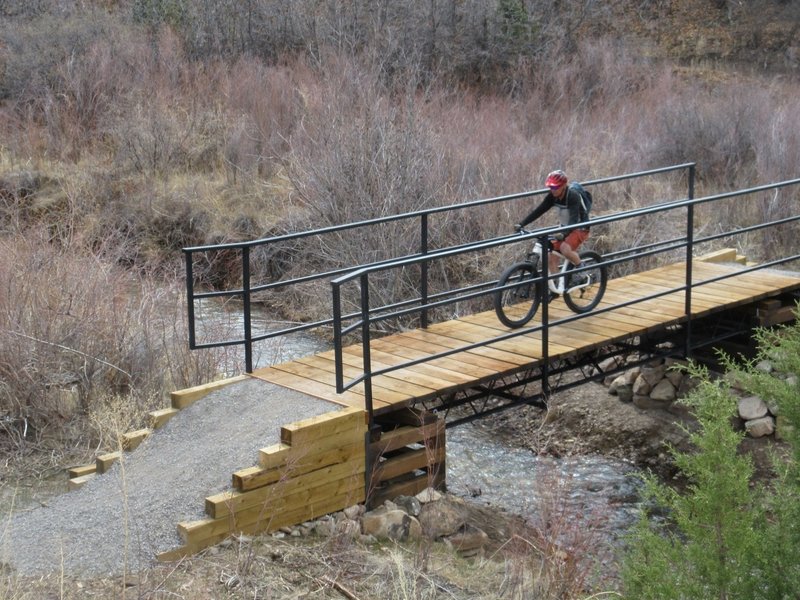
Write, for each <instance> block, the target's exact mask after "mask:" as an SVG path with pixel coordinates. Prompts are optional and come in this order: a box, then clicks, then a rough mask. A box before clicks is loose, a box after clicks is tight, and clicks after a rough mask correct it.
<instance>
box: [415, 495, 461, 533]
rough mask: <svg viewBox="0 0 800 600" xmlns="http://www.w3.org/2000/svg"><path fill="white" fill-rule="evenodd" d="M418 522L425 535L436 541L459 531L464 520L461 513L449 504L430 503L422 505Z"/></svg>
mask: <svg viewBox="0 0 800 600" xmlns="http://www.w3.org/2000/svg"><path fill="white" fill-rule="evenodd" d="M419 522H420V525H422V530H423V531H424V532H425V535H427V536H428V537H429V538H431V539H434V540H436V539H439V538H441V537H444V536H448V535H453V534H454V533H455V532H457V531H459V530H460V529H461V528H462V527H464V525H465V523H466V519H465V517H464V514H463V511H461V510H459V508H458V507H457V506H454V505H452V504H451V503H449V502H430V503H428V504H425V505H423V507H422V511H421V512H420V514H419Z"/></svg>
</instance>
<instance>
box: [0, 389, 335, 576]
mask: <svg viewBox="0 0 800 600" xmlns="http://www.w3.org/2000/svg"><path fill="white" fill-rule="evenodd" d="M338 408H339V407H338V405H336V404H333V403H330V402H326V401H324V400H319V399H316V398H312V397H309V396H306V395H304V394H300V393H298V392H293V391H291V390H287V389H284V388H281V387H278V386H275V385H273V384H270V383H267V382H265V381H262V380H259V379H251V380H247V381H243V382H241V383H236V384H232V385H229V386H227V387H225V388H222V389H219V390H217V391H214V392H212V393H211V394H209V395H208V396H206V397H205V398H203V399H201V400H199V401H198V402H195V403H194V404H192V405H191V406H189V407H187V408H186V409H184V410H182V411H181V412H180V413H179V414H178V415H176V416H175V417H173V418H172V419H171V420H170V422H169V423H167V425H166V426H165V427H163V428H162V429H159V430H158V431H156V432H154V433H153V434H152V435H151V436H149V438H148V439H146V440H145V441H144V442H143V443H142V444H141V445H140V446H139V447H138V448H137V449H136V450H134V451H133V452H130V453H126V454H125V455H124V460H123V461H122V462H121V463H120V462H118V463H117V464H115V465H114V466H113V468H112V469H111V470H110V471H108V472H107V473H104V474H102V475H98V476H96V477H94V478H92V479H91V480H90V481H89V482H88V483H87V484H86V485H85V486H83V487H82V488H80V489H78V490H75V491H71V492H67V493H64V494H61V495H60V496H57V497H54V498H51V499H50V500H49V501H48V502H47V504H46V505H45V506H41V507H37V508H34V509H32V510H29V511H24V512H20V513H19V514H16V515H13V516H12V517H10V518H9V519H8V521H7V522H6V523H4V524H3V525H4V527H3V529H4V530H5V531H4V535H3V536H2V543H0V559H1V560H2V562H3V563H5V564H6V565H8V566H10V567H12V568H13V569H15V570H16V571H17V573H18V574H20V575H25V576H27V575H39V574H47V573H52V572H61V571H62V569H63V572H64V574H65V575H67V576H73V577H81V576H113V575H119V574H122V573H123V571H127V572H135V571H138V570H140V569H142V568H146V567H148V566H149V565H151V564H152V563H153V562H154V557H155V555H156V554H158V553H160V552H164V551H166V550H171V549H174V548H177V547H178V546H180V545H181V539H180V536H179V535H178V533H177V524H178V523H179V522H181V521H190V520H195V519H202V518H204V517H205V513H204V512H203V508H204V500H205V497H206V496H208V495H211V494H214V493H217V492H221V491H223V490H226V489H230V481H231V474H232V473H233V472H234V471H236V470H238V469H241V468H244V467H249V466H252V465H254V464H256V462H257V460H258V450H259V449H260V448H263V447H265V446H268V445H271V444H274V443H276V442H278V441H280V428H281V426H283V425H286V424H288V423H292V422H294V421H298V420H300V419H305V418H308V417H311V416H314V415H318V414H322V413H325V412H329V411H332V410H337V409H338Z"/></svg>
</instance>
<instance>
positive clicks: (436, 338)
mask: <svg viewBox="0 0 800 600" xmlns="http://www.w3.org/2000/svg"><path fill="white" fill-rule="evenodd" d="M402 335H403V336H404V337H408V338H413V339H414V340H417V341H419V342H421V343H424V344H435V345H438V346H443V347H445V348H450V349H453V350H454V349H456V348H463V347H464V346H466V345H468V344H470V343H471V342H470V341H467V340H462V339H459V338H455V337H452V336H449V335H443V334H442V333H441V332H432V331H431V330H430V329H417V330H414V331H408V332H404V333H403V334H402ZM465 353H469V354H474V355H476V356H480V357H481V358H488V359H490V360H498V361H500V362H502V363H507V364H509V363H510V364H512V365H514V366H515V367H519V366H520V365H525V364H528V363H530V358H528V357H527V356H521V355H519V354H516V353H514V352H507V351H505V350H500V349H498V348H493V347H491V346H482V347H478V348H473V349H471V350H466V351H465ZM504 368H505V367H499V368H498V371H499V372H502V371H503V369H504Z"/></svg>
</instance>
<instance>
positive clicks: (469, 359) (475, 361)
mask: <svg viewBox="0 0 800 600" xmlns="http://www.w3.org/2000/svg"><path fill="white" fill-rule="evenodd" d="M448 339H449V338H448ZM392 340H393V341H394V342H395V343H396V344H397V345H398V346H405V347H408V348H413V349H414V350H419V351H421V352H425V353H427V354H428V355H432V354H438V353H440V352H447V351H449V350H455V349H457V348H459V347H461V346H463V344H456V345H449V346H446V345H444V344H443V343H438V342H434V341H432V340H427V341H426V340H422V339H419V337H414V336H413V335H405V334H397V335H394V336H392ZM451 358H452V359H453V360H455V361H460V362H464V363H467V364H470V365H474V366H476V367H479V368H481V369H485V370H487V371H492V372H494V373H498V372H503V371H507V370H511V369H514V367H516V364H515V363H511V362H507V361H503V360H498V359H496V358H492V357H489V356H486V355H484V354H478V353H474V352H472V351H464V352H459V353H458V354H453V355H452V356H451Z"/></svg>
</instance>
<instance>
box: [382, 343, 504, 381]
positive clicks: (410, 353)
mask: <svg viewBox="0 0 800 600" xmlns="http://www.w3.org/2000/svg"><path fill="white" fill-rule="evenodd" d="M378 342H380V343H379V344H375V345H373V347H374V348H376V349H378V350H380V351H382V352H385V353H387V354H391V355H393V356H396V357H397V358H398V359H401V360H402V361H403V362H405V361H408V360H417V359H421V358H427V357H429V356H431V355H432V354H434V353H433V352H430V348H426V349H422V348H413V347H408V346H406V345H404V344H403V343H402V340H401V339H399V338H396V337H395V336H392V337H391V338H384V339H383V340H378ZM463 354H466V353H463ZM428 364H429V365H431V366H435V367H440V368H442V369H444V370H446V371H449V372H451V373H456V374H459V375H461V377H460V380H461V381H460V382H461V383H464V382H465V381H464V377H466V379H467V382H471V381H474V380H475V379H476V378H477V379H483V378H484V377H493V376H495V375H497V369H491V368H486V367H483V366H481V365H479V364H475V363H474V362H471V361H468V360H465V359H464V357H462V356H459V357H458V358H457V359H454V358H450V357H444V358H434V359H431V360H430V361H429V362H428ZM464 374H466V375H464Z"/></svg>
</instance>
